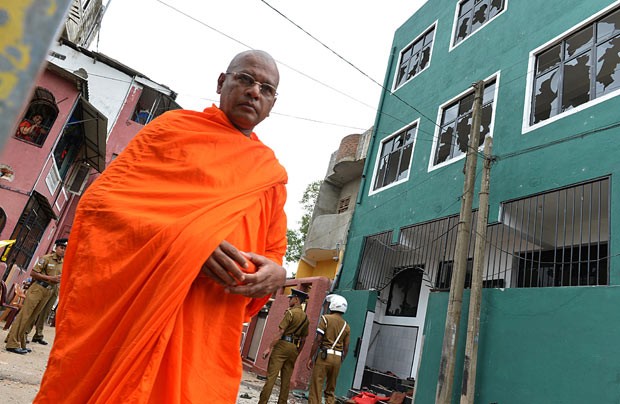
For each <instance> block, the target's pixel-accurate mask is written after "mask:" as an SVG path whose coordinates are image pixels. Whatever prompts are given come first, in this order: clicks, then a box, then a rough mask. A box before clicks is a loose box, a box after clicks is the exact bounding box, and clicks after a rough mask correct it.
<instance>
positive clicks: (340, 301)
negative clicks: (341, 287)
mask: <svg viewBox="0 0 620 404" xmlns="http://www.w3.org/2000/svg"><path fill="white" fill-rule="evenodd" d="M325 299H326V300H327V301H328V302H329V310H330V311H339V312H340V313H343V314H344V313H346V312H347V299H345V298H344V297H342V296H340V295H328V296H327V297H326V298H325Z"/></svg>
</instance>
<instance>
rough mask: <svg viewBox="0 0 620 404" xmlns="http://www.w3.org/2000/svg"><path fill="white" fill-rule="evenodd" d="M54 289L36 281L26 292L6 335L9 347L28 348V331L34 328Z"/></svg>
mask: <svg viewBox="0 0 620 404" xmlns="http://www.w3.org/2000/svg"><path fill="white" fill-rule="evenodd" d="M51 294H52V289H48V288H45V287H43V286H41V285H39V284H38V283H36V282H34V283H33V284H32V285H31V286H30V287H29V288H28V292H27V293H26V299H24V305H23V306H22V308H21V310H20V311H19V313H18V314H17V317H15V320H14V321H13V324H11V329H10V330H9V334H8V335H7V336H6V340H5V342H6V347H7V348H24V349H25V348H26V331H28V330H30V329H32V326H33V324H34V322H35V321H36V319H37V316H38V315H39V313H41V310H43V308H44V307H45V304H46V303H47V299H49V297H50V295H51Z"/></svg>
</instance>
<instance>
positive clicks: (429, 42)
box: [394, 26, 435, 88]
mask: <svg viewBox="0 0 620 404" xmlns="http://www.w3.org/2000/svg"><path fill="white" fill-rule="evenodd" d="M434 36H435V26H432V27H431V28H430V29H428V30H427V31H426V32H425V33H424V34H422V35H420V36H419V37H418V38H417V39H416V40H415V41H413V43H412V44H411V45H409V46H407V47H406V48H405V49H404V50H403V51H402V52H401V53H400V63H399V68H398V76H397V77H396V81H395V85H394V88H398V87H400V86H401V85H403V84H405V83H406V82H407V81H408V80H409V79H411V78H412V77H414V76H416V75H417V74H418V73H420V72H421V71H422V70H424V69H425V68H426V67H427V66H428V63H429V62H430V59H431V49H432V46H433V37H434Z"/></svg>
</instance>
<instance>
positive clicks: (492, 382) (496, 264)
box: [337, 0, 620, 404]
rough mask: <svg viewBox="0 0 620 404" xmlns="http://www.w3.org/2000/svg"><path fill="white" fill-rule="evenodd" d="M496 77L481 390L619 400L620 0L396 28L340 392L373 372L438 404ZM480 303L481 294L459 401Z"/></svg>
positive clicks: (465, 8) (521, 399)
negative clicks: (454, 290)
mask: <svg viewBox="0 0 620 404" xmlns="http://www.w3.org/2000/svg"><path fill="white" fill-rule="evenodd" d="M481 80H482V81H484V83H485V84H484V96H483V108H482V118H481V126H480V129H481V135H482V137H481V141H480V145H482V141H483V140H484V137H485V136H489V137H492V140H493V149H492V155H493V164H492V167H491V174H490V193H489V209H490V210H489V219H488V224H487V228H486V233H485V234H484V235H483V236H484V237H485V251H484V258H483V271H484V273H483V287H484V289H483V293H482V311H481V326H480V338H479V348H478V349H479V351H478V370H477V379H476V380H477V384H476V390H475V402H476V403H501V404H509V403H515V404H523V403H528V404H530V403H545V404H546V403H563V404H564V403H575V404H577V403H579V404H582V403H597V404H599V403H617V402H618V401H619V400H620V347H619V346H620V345H616V343H617V342H618V341H620V315H619V314H618V311H619V307H620V287H618V286H619V285H620V268H619V265H620V259H619V255H620V247H618V245H619V244H618V241H619V240H617V239H618V237H619V235H620V215H619V214H615V215H612V214H611V213H613V212H614V211H615V209H614V208H613V206H617V205H618V203H619V202H620V184H619V183H618V182H619V181H620V163H618V160H619V158H620V157H619V156H620V99H619V98H618V97H617V95H619V94H620V1H609V0H588V1H582V0H548V1H544V2H536V1H531V0H530V1H526V0H461V1H456V0H429V1H428V2H427V3H426V4H424V5H423V6H422V7H421V8H420V9H419V10H418V11H417V12H416V13H415V14H414V15H413V16H411V18H410V19H409V20H407V21H406V22H405V23H404V24H403V25H402V26H401V27H400V28H399V29H398V30H397V31H396V32H395V35H394V41H393V46H392V52H391V56H390V58H389V60H388V63H387V70H386V76H385V80H384V90H383V92H382V96H381V99H380V102H379V109H378V114H377V117H376V120H375V125H374V128H375V129H374V133H373V138H372V140H371V142H370V146H369V151H368V157H367V159H366V165H365V168H364V175H363V179H362V183H361V186H360V191H359V194H358V198H357V201H356V202H357V205H356V207H355V213H354V215H353V218H352V222H351V225H350V229H349V235H348V240H347V249H346V251H345V255H344V261H343V267H342V271H341V273H340V275H339V277H338V280H337V290H338V291H339V292H340V293H342V294H343V295H344V296H346V297H347V298H349V300H350V301H352V302H354V303H353V304H350V305H349V312H348V313H347V316H346V317H347V319H348V321H349V322H350V324H351V327H352V340H351V341H352V348H351V351H352V352H353V353H354V354H355V355H349V357H347V359H346V361H345V363H344V367H343V369H342V370H341V372H340V378H339V385H338V391H337V393H338V394H340V395H344V394H345V393H346V392H347V390H348V389H349V388H351V387H354V388H359V387H361V386H362V385H363V384H367V383H368V380H371V379H372V378H371V377H370V373H371V372H372V371H373V370H374V371H376V372H378V373H383V374H386V373H388V372H391V373H392V374H395V375H396V377H398V378H400V379H406V378H412V379H415V402H416V403H418V404H420V403H434V402H435V395H436V389H437V380H438V374H439V363H440V358H441V349H442V342H443V334H444V326H445V319H446V310H447V304H448V294H449V288H450V283H451V273H452V266H453V263H454V255H455V245H456V233H457V223H458V219H459V218H458V215H459V210H460V206H461V198H462V195H463V183H464V163H465V158H464V157H465V153H466V151H467V143H468V139H469V135H470V132H471V123H472V105H473V98H474V97H473V87H472V84H473V83H474V82H478V81H481ZM478 154H479V157H478V165H477V167H478V168H477V173H476V177H477V178H476V189H475V191H474V206H473V209H474V214H473V221H472V222H473V223H474V225H473V226H472V229H473V230H472V234H471V240H472V241H471V243H470V249H469V258H470V261H471V259H473V249H474V248H473V247H474V238H475V221H476V217H477V209H478V206H477V201H478V191H479V186H480V174H481V170H482V166H483V164H482V147H480V149H479V153H478ZM471 267H472V265H471V262H470V264H469V265H468V275H467V277H466V280H465V287H466V288H469V286H470V284H471V276H470V274H471ZM468 301H469V292H468V290H467V289H466V291H465V294H464V300H463V310H462V317H461V321H460V333H459V334H458V335H459V337H458V343H457V362H456V371H455V378H454V379H455V382H454V389H453V402H458V401H459V396H460V386H461V379H462V369H463V357H464V353H463V352H464V345H465V330H466V327H467V311H468Z"/></svg>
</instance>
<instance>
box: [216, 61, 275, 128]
mask: <svg viewBox="0 0 620 404" xmlns="http://www.w3.org/2000/svg"><path fill="white" fill-rule="evenodd" d="M252 78H253V79H254V82H253V83H251V82H252ZM279 81H280V76H279V73H278V68H277V66H276V64H275V62H274V61H273V59H271V58H270V57H269V56H268V55H264V54H262V53H258V52H252V51H249V52H245V53H243V54H241V55H239V56H237V57H236V58H235V59H233V61H232V62H231V64H230V66H229V67H228V71H227V72H226V73H222V74H220V77H219V78H218V81H217V92H218V93H219V94H220V109H221V110H222V111H224V113H225V114H226V116H227V117H228V119H229V120H230V121H231V122H232V124H233V125H235V127H236V128H237V129H239V130H240V131H241V132H242V133H243V134H245V135H246V136H249V135H250V133H252V131H253V130H254V127H255V126H256V125H258V124H259V123H260V122H262V121H263V119H265V118H267V117H268V116H269V112H271V108H273V105H274V104H275V102H276V97H275V94H273V91H272V90H273V88H277V86H278V83H279ZM261 84H268V85H270V86H271V87H272V88H270V87H269V86H261Z"/></svg>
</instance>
